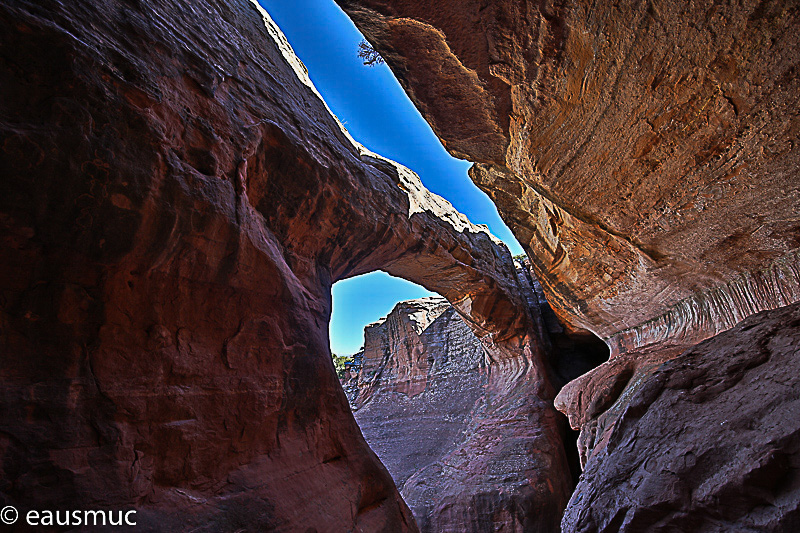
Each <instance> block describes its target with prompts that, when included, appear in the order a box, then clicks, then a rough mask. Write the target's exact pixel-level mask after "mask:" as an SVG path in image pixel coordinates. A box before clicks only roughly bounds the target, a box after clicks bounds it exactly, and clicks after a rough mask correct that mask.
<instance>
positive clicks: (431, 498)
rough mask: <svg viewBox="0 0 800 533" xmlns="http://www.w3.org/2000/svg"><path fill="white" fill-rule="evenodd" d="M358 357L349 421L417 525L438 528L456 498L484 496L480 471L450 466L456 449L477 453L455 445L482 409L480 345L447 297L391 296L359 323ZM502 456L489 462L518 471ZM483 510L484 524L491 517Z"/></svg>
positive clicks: (466, 520) (465, 523)
mask: <svg viewBox="0 0 800 533" xmlns="http://www.w3.org/2000/svg"><path fill="white" fill-rule="evenodd" d="M362 364H363V366H362V370H361V372H360V373H359V375H358V376H357V377H356V378H355V380H354V381H355V382H356V383H355V386H356V387H357V391H358V392H357V395H356V397H355V398H354V400H353V401H352V406H353V408H354V414H355V417H356V421H358V424H359V426H360V427H361V431H362V432H363V433H364V437H365V438H366V440H367V442H368V443H369V445H370V447H371V448H372V449H373V450H374V451H375V453H377V454H378V457H379V458H380V459H381V461H382V462H383V464H384V465H386V467H387V469H388V470H389V472H390V473H391V474H392V478H393V479H394V481H395V483H397V486H398V487H399V488H400V491H401V494H403V497H404V499H405V501H406V503H408V505H409V507H410V508H411V510H412V512H413V513H414V516H415V518H416V520H417V524H418V525H419V526H420V529H421V530H422V531H441V530H442V529H443V526H445V525H446V524H445V523H443V519H442V518H441V517H440V516H439V515H440V514H442V513H448V512H449V511H448V508H450V507H451V506H453V505H454V504H458V503H459V500H469V499H470V497H475V496H478V495H481V493H482V492H487V494H485V495H484V497H485V498H486V497H490V494H489V491H487V488H489V482H490V481H492V480H491V479H489V476H487V475H486V474H487V473H486V472H476V471H470V472H464V471H461V470H459V469H458V468H457V464H458V463H459V462H460V461H459V453H461V454H467V455H478V454H481V453H482V450H476V449H469V448H468V449H460V448H462V447H463V445H464V444H465V442H466V441H467V440H468V439H469V432H470V429H471V426H472V425H473V423H474V422H477V418H479V412H480V410H481V409H482V408H483V409H485V403H486V396H487V394H486V389H485V387H486V385H487V382H488V380H487V364H488V361H487V358H486V354H485V352H484V349H483V346H482V345H481V343H480V341H479V340H478V339H477V337H475V335H474V334H473V333H472V331H471V330H470V329H469V328H468V327H467V325H466V324H465V323H464V321H463V320H461V318H460V317H459V316H458V314H456V313H455V310H454V309H453V308H452V307H451V306H450V305H449V304H448V302H447V301H446V300H444V299H443V298H423V299H420V300H412V301H408V302H401V303H399V304H397V306H396V307H395V308H394V309H393V310H392V312H391V313H389V315H388V316H387V317H386V319H385V320H383V321H381V322H379V323H377V324H373V325H370V326H368V327H367V328H366V329H365V340H364V351H363V362H362ZM508 459H511V458H510V457H497V458H496V459H495V465H494V466H495V469H497V470H498V471H502V472H505V473H506V475H507V476H509V477H517V478H521V477H522V476H523V475H524V474H523V473H522V472H519V471H517V470H516V469H515V468H512V465H510V464H509V463H508V462H506V461H508ZM434 471H435V472H434ZM509 481H510V480H509ZM518 481H519V479H517V482H518ZM494 483H495V484H496V485H497V486H499V485H500V484H498V483H497V480H494ZM486 503H489V502H488V501H487V502H486ZM471 518H472V520H470V519H471ZM488 518H490V516H486V517H485V518H484V520H485V523H482V524H481V525H482V526H483V527H488V526H489V525H491V522H490V520H487V519H488ZM448 525H449V527H450V528H451V529H453V530H455V529H456V527H457V526H460V527H461V530H466V529H469V526H470V525H473V526H476V525H478V524H476V523H475V522H474V517H469V516H463V518H462V519H461V520H460V521H459V522H458V523H449V524H448Z"/></svg>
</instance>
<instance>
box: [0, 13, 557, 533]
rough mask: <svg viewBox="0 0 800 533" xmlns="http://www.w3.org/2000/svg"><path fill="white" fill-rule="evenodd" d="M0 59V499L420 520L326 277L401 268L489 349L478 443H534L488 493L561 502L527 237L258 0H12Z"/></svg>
mask: <svg viewBox="0 0 800 533" xmlns="http://www.w3.org/2000/svg"><path fill="white" fill-rule="evenodd" d="M0 78H2V80H3V82H2V83H1V84H0V151H1V153H2V157H1V158H0V166H1V168H0V255H2V257H3V260H2V262H0V346H2V358H0V380H2V387H0V395H2V401H0V459H1V460H0V500H2V502H0V503H2V504H3V505H5V504H12V505H15V506H17V507H18V508H19V509H20V510H23V511H24V510H25V509H95V508H112V509H119V508H121V507H132V508H135V509H137V510H138V515H137V516H138V522H139V524H140V527H142V528H150V529H153V530H169V531H180V530H192V531H242V530H247V531H251V530H252V531H255V530H270V531H328V530H330V528H331V527H335V529H337V530H361V531H405V530H415V529H416V526H415V524H414V521H413V518H412V516H411V515H410V513H409V511H408V508H407V507H406V505H405V504H404V503H403V502H402V500H401V499H400V497H399V494H398V492H397V490H396V488H395V485H394V483H393V482H392V480H391V478H390V476H389V474H388V472H387V471H386V470H385V468H384V467H383V466H382V465H381V464H380V462H379V461H378V459H377V457H376V456H375V455H374V453H372V452H371V451H370V449H369V448H368V447H367V445H366V443H365V442H364V440H363V437H362V436H361V432H360V431H359V429H358V427H357V425H356V423H355V421H354V419H353V417H352V415H351V413H350V410H349V408H348V405H347V401H346V398H345V395H344V394H343V392H342V389H341V387H340V386H339V383H338V381H337V379H336V375H335V372H334V369H333V365H332V363H331V360H330V352H329V342H328V336H327V335H328V333H327V325H328V320H329V318H330V311H331V296H330V287H331V284H332V283H333V282H335V281H336V280H338V279H342V278H345V277H348V276H353V275H356V274H360V273H363V272H368V271H371V270H374V269H377V268H383V269H385V270H386V271H388V272H390V273H392V274H395V275H399V276H402V277H405V278H407V279H411V280H413V281H416V282H418V283H421V284H422V285H424V286H426V287H427V288H429V289H431V290H434V291H437V292H439V293H440V294H442V295H443V296H445V297H446V298H447V299H448V300H449V301H450V302H452V304H453V305H454V307H455V309H456V311H457V312H459V313H461V315H462V316H463V317H464V319H465V321H466V323H467V324H468V325H469V327H470V328H471V329H472V330H473V331H474V332H475V333H476V335H477V337H478V338H480V339H481V342H482V344H483V347H484V349H485V351H486V354H487V360H488V364H487V371H486V377H485V385H486V390H487V394H490V395H491V397H492V398H494V399H495V403H493V404H492V406H491V407H490V408H488V409H487V411H488V412H489V413H488V414H487V416H486V418H485V419H484V420H482V421H481V422H480V423H479V424H478V427H476V428H474V430H473V432H472V435H477V436H476V437H475V438H479V439H483V440H484V442H485V444H483V445H482V446H481V449H482V450H483V451H484V453H483V454H482V455H481V456H480V457H475V456H470V457H464V462H465V463H468V462H470V461H473V462H476V463H479V464H476V465H475V466H473V467H472V468H473V470H475V471H481V468H480V467H481V466H482V465H483V464H484V463H485V464H491V463H492V461H495V460H497V458H498V457H502V456H504V455H505V454H507V453H508V452H509V451H511V450H518V451H515V452H514V453H520V454H522V455H524V457H525V461H526V462H524V463H522V466H523V468H521V470H522V471H524V472H525V473H526V478H525V480H524V481H521V482H520V483H518V484H516V485H514V486H513V487H512V488H508V489H506V488H498V486H493V487H492V488H491V490H490V491H489V489H487V491H488V492H487V493H488V494H490V496H488V497H487V498H488V499H489V500H490V501H491V502H492V507H491V509H487V508H481V509H480V510H479V511H478V512H479V513H488V512H494V513H495V515H494V516H493V519H494V520H495V521H496V523H497V524H498V525H504V526H507V527H506V530H515V529H516V530H521V529H523V528H527V529H530V530H534V529H535V528H537V527H551V526H552V524H554V523H555V522H557V515H558V514H559V513H560V510H561V509H563V507H564V505H565V504H566V501H567V498H568V488H569V487H568V469H567V467H566V464H565V461H566V460H565V458H564V451H563V446H562V443H561V435H560V432H559V429H558V424H557V422H556V413H555V411H554V410H553V408H552V404H551V403H550V401H549V399H550V398H552V396H553V394H554V390H553V388H552V386H551V385H550V383H549V380H548V376H547V372H546V369H545V368H544V366H543V362H542V361H543V356H542V346H541V339H540V337H539V329H538V325H537V321H536V318H535V317H534V316H532V315H531V312H530V310H529V308H528V305H527V302H526V300H525V297H524V296H522V294H523V291H522V290H521V289H520V287H519V283H520V280H519V279H518V278H517V275H516V272H515V269H514V266H513V263H512V261H511V258H510V255H509V253H508V251H507V250H506V249H505V248H504V247H503V246H502V245H499V244H498V243H497V242H495V241H493V240H492V239H491V238H490V237H489V236H488V235H487V234H486V233H485V232H483V231H482V230H480V229H479V228H477V227H475V226H473V225H471V224H470V223H469V222H468V221H467V220H466V219H465V218H464V217H463V216H462V215H460V214H458V213H457V212H455V211H454V210H453V208H452V207H451V206H450V205H449V204H448V203H447V202H446V201H444V200H442V199H441V198H439V197H436V196H434V195H432V194H430V193H429V192H428V191H426V190H425V189H424V188H423V187H422V185H421V183H420V182H419V179H418V178H417V177H416V176H415V175H414V174H413V173H411V172H410V171H408V170H407V169H405V168H402V167H400V166H398V165H396V164H394V163H392V162H390V161H386V160H384V159H382V158H380V157H378V156H376V155H375V154H371V153H369V152H367V151H366V150H364V149H363V148H362V147H360V146H358V145H357V144H356V143H354V142H353V141H352V139H350V138H349V136H348V135H347V133H346V132H345V131H344V130H343V129H342V127H341V126H340V125H339V124H338V122H337V121H336V120H335V119H334V118H333V117H332V115H331V114H330V112H329V110H328V109H327V107H326V106H325V104H324V102H323V101H322V100H321V98H320V97H319V95H318V94H317V93H316V91H315V90H314V88H313V86H312V85H311V83H310V81H309V80H308V77H307V75H306V73H305V70H304V68H303V66H302V64H301V63H300V62H299V60H298V59H297V58H296V57H295V56H294V54H293V53H292V51H291V49H290V47H289V46H288V44H287V43H286V41H285V39H284V38H283V36H282V34H281V33H280V31H279V30H278V29H277V28H276V27H275V26H274V24H273V23H272V22H271V21H270V20H269V17H268V16H267V15H266V14H265V13H263V11H261V10H260V8H258V7H257V5H255V4H253V3H251V2H248V1H245V0H198V1H196V2H191V5H189V4H187V3H182V4H181V3H178V4H176V3H173V2H166V1H163V0H137V1H135V2H131V1H124V0H108V1H104V2H96V3H91V2H59V1H56V0H36V1H34V0H13V1H11V2H4V3H3V4H2V5H0ZM522 391H524V393H523V392H522ZM508 420H513V421H515V424H517V425H516V426H515V427H517V429H515V430H513V431H512V430H510V429H506V423H507V421H508ZM519 428H522V429H519ZM523 451H524V453H523ZM462 505H467V504H466V503H465V504H462ZM463 508H464V507H461V508H459V507H454V508H453V509H452V512H453V513H460V512H461V510H463ZM543 524H544V525H543Z"/></svg>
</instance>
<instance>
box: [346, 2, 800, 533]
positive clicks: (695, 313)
mask: <svg viewBox="0 0 800 533" xmlns="http://www.w3.org/2000/svg"><path fill="white" fill-rule="evenodd" d="M337 2H338V3H339V4H340V5H341V6H342V7H343V8H344V9H345V11H346V12H347V13H349V14H350V16H351V17H352V18H353V20H354V21H355V22H356V24H357V25H358V26H359V28H360V29H361V30H362V31H363V32H364V33H365V35H366V36H367V38H368V39H369V40H370V41H371V42H372V43H373V44H374V46H375V47H376V49H378V50H379V51H380V53H381V54H382V55H383V57H384V58H385V59H386V61H387V63H388V64H389V65H390V67H391V68H392V70H393V71H394V72H395V73H396V74H397V76H398V78H399V79H400V81H401V83H402V84H403V86H404V87H405V89H406V91H407V92H408V94H409V95H410V96H411V98H412V99H413V100H414V102H415V103H416V104H417V106H418V107H419V109H420V110H421V111H422V113H423V114H424V115H425V116H426V118H427V119H428V121H429V122H430V123H431V125H432V127H433V128H434V130H435V131H436V133H437V134H438V135H439V137H440V138H441V139H442V142H443V143H444V144H445V146H446V147H447V149H448V150H450V151H451V152H452V153H454V154H457V155H462V156H464V157H466V158H469V159H471V160H473V161H475V162H476V164H475V165H474V166H473V167H472V170H471V177H472V179H473V181H475V183H476V184H478V186H479V187H481V188H482V189H483V190H484V191H486V192H487V194H489V195H490V197H491V198H492V199H493V200H494V201H495V203H496V204H497V206H498V210H499V212H500V214H501V216H502V217H503V218H504V219H505V220H506V222H507V223H508V224H509V226H510V227H511V229H512V231H513V232H514V234H515V235H516V236H517V238H518V239H519V241H520V242H521V243H522V245H523V247H524V248H525V250H526V252H527V253H528V255H529V257H530V258H531V260H532V262H533V268H534V271H535V273H536V275H537V277H538V278H539V279H541V281H542V284H543V286H544V289H545V291H546V293H547V296H548V299H549V300H550V302H551V303H552V305H553V307H554V310H555V311H556V313H557V314H558V315H559V316H560V317H561V318H562V320H563V321H564V322H565V323H566V324H568V325H569V326H571V327H572V328H574V329H576V330H580V329H588V330H590V331H592V332H595V333H596V334H598V335H599V336H600V337H602V338H603V339H605V341H606V342H607V343H608V345H609V347H610V348H611V350H612V354H613V356H614V357H612V359H611V360H610V361H609V362H608V363H606V364H604V365H602V366H601V367H600V368H598V369H596V370H594V371H592V372H591V373H589V374H588V375H586V376H584V377H582V378H580V379H579V380H577V381H575V382H573V383H571V384H569V385H568V386H567V387H566V388H565V389H564V390H563V391H562V392H561V393H560V394H559V397H558V398H557V400H556V402H557V405H558V406H559V408H560V409H562V410H563V411H565V412H566V413H567V414H568V415H569V417H570V420H571V423H572V425H573V427H574V428H575V429H580V430H581V435H580V438H579V450H580V455H581V461H582V462H583V463H584V464H585V465H586V469H587V470H586V472H585V473H584V477H583V481H582V482H581V484H580V485H579V487H578V491H577V492H576V494H575V495H574V496H573V498H572V500H571V503H570V507H569V509H568V511H567V515H566V517H565V520H564V522H563V526H564V529H565V530H566V531H587V532H588V531H616V530H618V529H620V528H622V529H625V530H628V531H645V530H646V531H651V530H652V531H660V530H663V531H673V530H677V531H689V530H691V531H694V530H708V531H720V530H730V529H737V530H738V529H743V530H768V531H793V530H795V529H797V522H796V520H797V518H796V516H797V505H796V504H797V500H798V495H797V493H796V480H797V477H798V476H797V444H796V440H797V438H796V435H795V433H796V429H795V427H794V423H793V422H789V423H786V424H785V425H783V427H778V426H780V425H781V424H780V423H779V422H778V420H780V419H781V418H782V417H783V416H786V417H789V418H791V417H792V416H794V413H792V411H791V410H792V409H794V404H793V403H792V402H794V401H795V397H794V395H793V393H792V392H791V388H792V387H791V380H792V378H790V377H789V374H790V373H791V369H793V368H794V366H796V364H797V363H796V361H795V360H796V355H797V347H796V344H793V343H795V341H794V340H787V339H792V338H793V335H794V333H793V331H794V330H793V329H792V328H795V329H796V324H795V323H794V320H795V319H794V318H792V316H791V314H790V313H791V312H793V311H791V312H790V311H786V310H781V311H780V312H776V313H775V314H771V313H766V314H758V313H760V312H762V311H764V310H769V309H776V308H781V307H782V306H787V305H790V304H793V303H796V302H798V301H800V251H799V248H800V224H799V222H800V221H799V220H798V212H800V178H799V177H798V169H799V168H800V138H799V137H800V96H799V95H800V77H798V76H797V65H798V64H800V8H798V5H797V4H796V3H795V2H786V1H780V0H777V1H769V0H767V1H756V0H752V1H745V2H738V3H728V4H720V3H718V2H714V1H712V0H708V1H705V0H703V1H699V2H691V3H687V2H672V1H663V2H633V3H626V4H620V3H619V2H611V1H602V2H572V3H565V2H551V3H547V2H534V1H529V0H523V1H516V2H511V1H508V0H497V1H493V2H488V1H482V0H467V1H455V0H445V1H443V2H426V1H421V0H393V1H391V2H387V1H385V0H337ZM787 313H789V314H787ZM747 317H753V318H751V319H748V320H746V321H745V322H744V325H742V326H738V327H736V328H734V329H733V330H731V331H730V332H727V333H722V332H725V331H726V330H729V329H730V328H733V327H734V326H735V325H736V324H737V323H739V322H740V321H742V320H744V319H747ZM781 324H782V325H781ZM747 328H750V329H747ZM782 328H787V329H788V332H785V333H783V332H780V331H781V329H782ZM715 335H717V336H716V337H714V336H715ZM711 337H714V338H713V340H711V341H709V342H708V343H704V344H702V345H700V346H697V347H696V348H693V349H690V347H691V346H692V345H695V344H697V343H698V342H700V341H703V340H705V339H709V338H711ZM781 342H784V343H788V344H785V345H783V346H779V345H776V344H774V343H781ZM687 349H689V351H688V352H687ZM681 354H683V355H681ZM764 358H767V361H766V362H764ZM773 359H774V362H773ZM681 361H687V363H686V367H684V366H682V365H683V364H684V363H682V362H681ZM673 373H674V377H673ZM762 373H763V377H764V379H765V382H764V383H763V384H762V383H761V382H759V381H758V380H757V379H756V376H761V375H762ZM795 373H796V372H795ZM775 376H777V377H775ZM773 377H775V380H776V382H775V383H773V379H772V378H773ZM787 384H789V385H787ZM794 388H797V387H794ZM726 391H730V392H729V393H728V392H726ZM682 395H683V396H682ZM794 418H796V416H794ZM729 423H730V424H731V427H735V428H736V429H735V430H733V431H730V430H728V424H729ZM695 469H696V470H697V471H696V472H695Z"/></svg>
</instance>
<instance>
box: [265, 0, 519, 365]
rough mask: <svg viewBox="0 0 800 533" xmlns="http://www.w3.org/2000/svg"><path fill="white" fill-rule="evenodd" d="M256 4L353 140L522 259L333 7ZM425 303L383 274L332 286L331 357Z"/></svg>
mask: <svg viewBox="0 0 800 533" xmlns="http://www.w3.org/2000/svg"><path fill="white" fill-rule="evenodd" d="M259 2H260V3H261V5H262V6H263V7H264V9H266V10H267V12H268V13H269V14H270V16H271V17H272V18H273V20H274V21H275V23H276V24H278V26H279V27H280V28H281V30H283V32H284V33H285V34H286V38H287V39H288V40H289V43H290V44H291V45H292V48H294V51H295V53H296V54H297V55H298V57H299V58H300V59H301V60H302V61H303V63H304V64H305V66H306V68H307V69H308V73H309V76H310V77H311V80H312V81H313V82H314V85H316V87H317V89H318V90H319V92H320V94H321V95H322V96H323V98H325V101H326V102H327V103H328V106H329V107H330V108H331V110H332V111H333V112H334V113H335V114H336V116H338V117H339V119H340V120H341V121H342V122H343V123H344V125H345V127H346V128H347V130H348V131H349V132H350V134H351V135H352V136H353V137H354V138H355V139H356V140H358V141H359V142H360V143H362V144H363V145H364V146H366V147H367V148H369V149H370V150H372V151H374V152H376V153H379V154H381V155H383V156H385V157H388V158H390V159H393V160H395V161H397V162H399V163H402V164H403V165H405V166H407V167H408V168H410V169H411V170H413V171H414V172H416V173H417V174H419V176H420V179H421V180H422V183H424V184H425V186H426V187H427V188H428V189H430V190H431V191H433V192H435V193H436V194H439V195H440V196H443V197H444V198H446V199H447V200H449V201H450V203H452V204H453V206H454V207H455V208H456V209H458V210H459V211H461V212H462V213H464V214H466V215H467V216H468V217H469V219H470V220H471V221H472V222H473V223H476V224H486V225H487V226H489V229H490V231H491V232H492V233H493V234H494V235H496V236H497V237H498V238H500V239H501V240H503V241H504V242H505V243H506V245H507V246H508V247H509V249H510V250H511V253H512V254H515V255H516V254H520V253H522V248H521V247H520V245H519V243H517V241H516V240H515V239H514V236H513V235H512V234H511V232H510V231H509V229H508V228H507V227H506V225H505V224H504V223H503V221H502V220H501V219H500V216H499V215H498V214H497V208H496V207H495V206H494V204H492V202H491V201H490V200H489V198H488V197H487V196H486V195H485V194H484V193H483V192H481V191H480V190H479V189H478V188H477V187H476V186H475V185H474V184H473V183H472V181H471V180H470V179H469V177H468V176H467V169H468V168H469V167H470V163H469V162H467V161H461V160H458V159H455V158H453V157H452V156H450V154H448V153H447V151H446V150H445V149H444V147H443V146H442V144H441V142H439V139H438V138H437V137H436V135H434V133H433V131H432V130H431V128H430V125H429V124H428V123H427V122H425V120H424V119H423V118H422V116H421V115H420V114H419V111H417V109H416V108H415V107H414V105H413V104H412V103H411V101H410V100H409V99H408V96H407V95H406V94H405V92H404V91H403V89H402V88H401V87H400V84H399V83H398V82H397V80H396V79H395V77H394V75H393V74H392V72H391V70H389V68H388V67H387V66H386V65H376V66H374V67H368V66H366V65H364V64H363V62H362V60H361V59H360V58H359V57H358V44H359V43H360V42H361V40H362V39H363V36H362V35H361V33H360V32H359V31H358V30H357V29H356V27H355V26H354V25H353V23H352V21H350V19H349V18H348V17H347V15H345V14H344V12H342V10H341V9H339V7H338V6H337V5H336V4H335V3H334V2H333V0H259ZM340 286H341V287H340ZM426 295H430V293H429V292H428V291H426V290H425V289H423V288H422V287H419V286H416V285H414V284H413V283H409V282H406V281H403V280H398V279H396V278H392V277H391V276H388V275H387V274H383V273H377V274H369V275H367V276H359V277H358V278H354V279H352V280H346V281H343V282H339V283H338V284H337V285H336V286H335V287H334V290H333V297H334V298H333V317H332V319H331V329H330V334H331V349H332V350H333V352H334V353H338V354H341V355H346V354H351V353H354V352H355V351H357V350H358V348H359V347H360V346H361V344H362V343H363V328H364V326H365V325H366V324H368V323H370V322H374V321H376V320H377V319H379V318H380V317H382V316H385V315H386V314H387V313H388V311H390V310H391V308H392V307H394V304H395V303H397V302H399V301H402V300H408V299H412V298H419V297H422V296H426ZM387 307H388V309H387Z"/></svg>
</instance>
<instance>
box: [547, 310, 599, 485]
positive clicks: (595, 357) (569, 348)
mask: <svg viewBox="0 0 800 533" xmlns="http://www.w3.org/2000/svg"><path fill="white" fill-rule="evenodd" d="M551 312H552V311H551ZM550 342H551V343H552V347H551V350H550V358H549V362H550V364H551V365H552V369H553V374H554V375H555V376H556V377H557V378H558V381H556V380H554V384H555V386H556V387H558V389H559V390H560V389H561V387H563V386H564V385H566V384H567V383H569V382H570V381H572V380H573V379H575V378H578V377H580V376H582V375H583V374H586V373H587V372H589V371H590V370H592V369H594V368H597V367H598V366H600V365H602V364H603V363H605V362H606V361H608V358H609V349H608V346H607V345H606V343H604V342H603V341H602V340H600V338H598V337H597V336H596V335H594V334H593V333H591V332H589V331H581V332H577V333H567V332H565V331H563V330H562V332H561V333H550ZM561 416H562V417H563V420H564V432H563V437H564V451H565V452H566V454H567V461H569V469H570V473H571V474H572V482H573V486H574V485H577V484H578V478H579V477H580V475H581V471H582V469H581V463H580V456H579V454H578V435H580V431H576V430H573V429H572V428H571V427H570V426H569V422H568V421H567V417H566V416H564V415H561Z"/></svg>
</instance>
